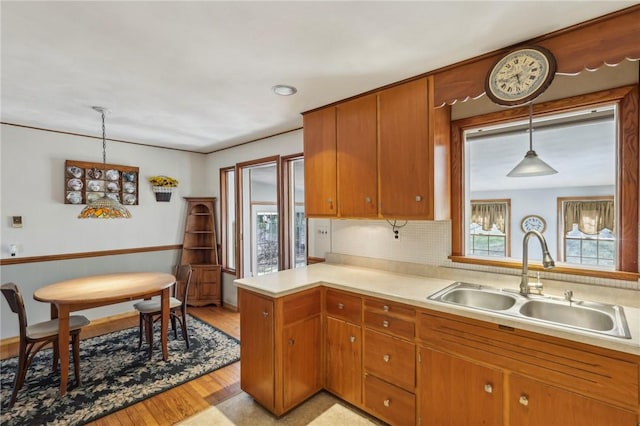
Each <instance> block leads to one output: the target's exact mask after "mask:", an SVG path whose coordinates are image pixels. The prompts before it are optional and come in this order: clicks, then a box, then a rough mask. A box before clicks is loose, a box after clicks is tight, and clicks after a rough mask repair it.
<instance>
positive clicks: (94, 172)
mask: <svg viewBox="0 0 640 426" xmlns="http://www.w3.org/2000/svg"><path fill="white" fill-rule="evenodd" d="M87 176H89V177H90V178H93V179H101V178H102V170H100V169H96V168H95V167H94V168H92V169H89V170H87Z"/></svg>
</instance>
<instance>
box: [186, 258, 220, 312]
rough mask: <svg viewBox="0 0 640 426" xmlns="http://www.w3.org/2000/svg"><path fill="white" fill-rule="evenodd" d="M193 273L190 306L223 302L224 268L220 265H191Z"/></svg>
mask: <svg viewBox="0 0 640 426" xmlns="http://www.w3.org/2000/svg"><path fill="white" fill-rule="evenodd" d="M191 267H192V269H193V274H192V276H191V284H190V285H189V294H188V295H187V304H189V305H190V306H205V305H212V304H213V305H217V306H221V304H222V270H221V267H220V265H191Z"/></svg>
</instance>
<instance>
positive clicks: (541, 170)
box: [507, 102, 558, 177]
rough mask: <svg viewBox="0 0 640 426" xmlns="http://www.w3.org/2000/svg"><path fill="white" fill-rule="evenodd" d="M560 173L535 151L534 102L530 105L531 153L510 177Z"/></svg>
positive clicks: (529, 152)
mask: <svg viewBox="0 0 640 426" xmlns="http://www.w3.org/2000/svg"><path fill="white" fill-rule="evenodd" d="M556 173H558V171H557V170H556V169H554V168H553V167H551V166H550V165H548V164H547V163H545V162H544V161H542V160H541V159H540V157H538V154H536V152H535V151H534V150H533V102H530V103H529V151H527V154H526V155H525V156H524V159H522V161H520V163H518V165H517V166H515V167H514V168H513V170H511V171H510V172H509V173H507V176H508V177H530V176H547V175H554V174H556Z"/></svg>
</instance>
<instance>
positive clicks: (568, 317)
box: [428, 282, 631, 339]
mask: <svg viewBox="0 0 640 426" xmlns="http://www.w3.org/2000/svg"><path fill="white" fill-rule="evenodd" d="M428 299H430V300H435V301H438V302H443V303H449V304H452V305H458V306H464V307H467V308H472V309H479V310H483V311H489V312H494V313H497V314H502V315H507V316H510V317H516V318H521V319H528V320H532V321H536V322H540V323H545V324H553V325H556V326H560V327H569V328H573V329H578V330H582V331H588V332H592V333H599V334H604V335H607V336H614V337H619V338H623V339H630V338H631V334H630V333H629V327H628V325H627V320H626V318H625V315H624V310H623V309H622V306H618V305H608V304H605V303H597V302H587V301H583V300H574V299H569V300H567V299H562V298H559V297H552V296H546V295H536V294H529V295H526V296H525V295H522V294H520V293H519V292H517V291H515V290H513V291H511V290H500V289H497V288H493V287H488V286H484V285H478V284H470V283H464V282H456V283H454V284H452V285H450V286H448V287H446V288H444V289H442V290H440V291H438V292H437V293H434V294H432V295H431V296H429V297H428Z"/></svg>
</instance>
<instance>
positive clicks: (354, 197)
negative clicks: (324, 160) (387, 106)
mask: <svg viewBox="0 0 640 426" xmlns="http://www.w3.org/2000/svg"><path fill="white" fill-rule="evenodd" d="M336 109H337V160H338V200H339V204H338V215H339V216H341V217H361V218H364V217H376V216H377V215H378V170H377V168H378V153H377V139H378V129H377V114H378V106H377V96H376V95H369V96H364V97H361V98H357V99H354V100H352V101H348V102H344V103H341V104H339V105H338V106H337V107H336ZM305 155H306V153H305Z"/></svg>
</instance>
